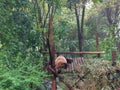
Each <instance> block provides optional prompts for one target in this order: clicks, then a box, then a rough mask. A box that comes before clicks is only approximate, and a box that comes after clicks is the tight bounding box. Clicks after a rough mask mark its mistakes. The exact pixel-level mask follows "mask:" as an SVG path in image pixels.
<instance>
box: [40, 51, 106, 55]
mask: <svg viewBox="0 0 120 90" xmlns="http://www.w3.org/2000/svg"><path fill="white" fill-rule="evenodd" d="M41 53H44V54H48V51H41ZM55 54H105V51H94V52H89V51H85V52H57V51H56V52H55Z"/></svg>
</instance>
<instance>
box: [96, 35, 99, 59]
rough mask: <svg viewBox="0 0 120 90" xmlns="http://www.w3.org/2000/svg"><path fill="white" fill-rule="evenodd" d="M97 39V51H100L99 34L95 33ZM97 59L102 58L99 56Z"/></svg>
mask: <svg viewBox="0 0 120 90" xmlns="http://www.w3.org/2000/svg"><path fill="white" fill-rule="evenodd" d="M95 37H96V49H97V51H100V48H99V40H98V33H95ZM97 57H98V58H100V54H97Z"/></svg>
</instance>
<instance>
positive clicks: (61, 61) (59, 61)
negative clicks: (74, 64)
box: [55, 55, 67, 69]
mask: <svg viewBox="0 0 120 90" xmlns="http://www.w3.org/2000/svg"><path fill="white" fill-rule="evenodd" d="M66 65H67V60H66V58H65V57H64V56H62V55H60V56H58V57H57V58H56V59H55V69H60V68H65V67H66Z"/></svg>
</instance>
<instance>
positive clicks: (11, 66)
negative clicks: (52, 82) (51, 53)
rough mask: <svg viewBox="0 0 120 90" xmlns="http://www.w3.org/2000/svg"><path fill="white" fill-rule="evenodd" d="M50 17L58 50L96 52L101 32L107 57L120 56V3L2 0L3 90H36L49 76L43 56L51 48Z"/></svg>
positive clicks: (111, 0) (0, 84)
mask: <svg viewBox="0 0 120 90" xmlns="http://www.w3.org/2000/svg"><path fill="white" fill-rule="evenodd" d="M50 17H53V30H54V40H55V47H56V50H57V51H96V41H95V33H98V37H99V45H100V50H101V51H105V52H106V54H104V55H102V56H101V57H102V58H104V59H105V60H111V52H112V51H113V50H116V51H117V53H118V54H119V53H120V39H119V38H120V2H119V0H108V1H106V0H1V1H0V26H1V27H0V90H35V88H36V87H37V86H39V85H42V82H43V80H44V78H49V77H50V76H49V74H48V73H47V72H46V71H45V70H44V64H45V62H47V61H45V62H44V60H45V59H44V58H46V57H48V56H47V55H43V54H42V53H40V52H39V50H44V51H46V50H48V47H47V43H46V33H48V29H49V26H48V20H49V18H50ZM79 36H80V37H79ZM79 44H80V45H79ZM86 57H87V58H88V57H89V58H91V57H94V56H91V55H88V56H86ZM119 59H120V56H119V55H118V56H117V60H119Z"/></svg>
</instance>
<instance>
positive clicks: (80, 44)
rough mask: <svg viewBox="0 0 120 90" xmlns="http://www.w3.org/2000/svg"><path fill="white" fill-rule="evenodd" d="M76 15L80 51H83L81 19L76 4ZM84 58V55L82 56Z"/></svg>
mask: <svg viewBox="0 0 120 90" xmlns="http://www.w3.org/2000/svg"><path fill="white" fill-rule="evenodd" d="M75 15H76V21H77V30H78V45H79V51H80V52H81V51H82V33H81V28H80V19H79V14H78V8H77V6H76V4H75ZM80 56H82V54H80Z"/></svg>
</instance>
